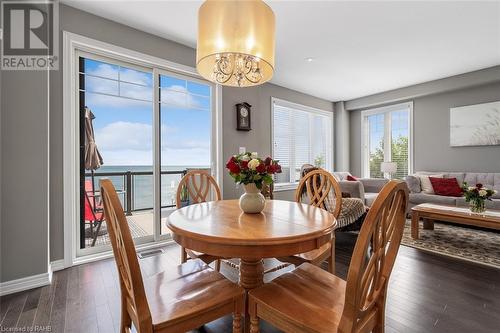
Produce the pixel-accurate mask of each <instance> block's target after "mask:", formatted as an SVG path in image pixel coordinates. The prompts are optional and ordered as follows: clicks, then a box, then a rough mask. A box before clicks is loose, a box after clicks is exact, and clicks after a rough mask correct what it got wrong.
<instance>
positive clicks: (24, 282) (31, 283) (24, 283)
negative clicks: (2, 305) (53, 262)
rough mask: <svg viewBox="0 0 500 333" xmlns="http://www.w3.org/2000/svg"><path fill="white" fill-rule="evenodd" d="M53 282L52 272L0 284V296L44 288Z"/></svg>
mask: <svg viewBox="0 0 500 333" xmlns="http://www.w3.org/2000/svg"><path fill="white" fill-rule="evenodd" d="M51 281H52V272H51V271H50V270H49V272H47V273H42V274H37V275H32V276H27V277H24V278H21V279H16V280H11V281H6V282H0V296H4V295H8V294H13V293H17V292H20V291H24V290H28V289H33V288H38V287H43V286H46V285H49V284H50V283H51Z"/></svg>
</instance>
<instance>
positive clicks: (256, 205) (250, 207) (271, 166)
mask: <svg viewBox="0 0 500 333" xmlns="http://www.w3.org/2000/svg"><path fill="white" fill-rule="evenodd" d="M226 168H227V170H228V171H229V175H231V177H233V179H234V181H235V182H236V183H237V184H243V186H244V188H245V193H244V194H243V195H242V196H241V197H240V208H241V210H242V211H244V212H245V213H260V212H261V211H262V210H263V209H264V206H265V204H266V201H265V198H264V196H263V195H262V193H261V192H260V191H261V190H262V186H263V184H272V183H273V181H274V179H273V175H274V174H275V173H281V165H279V163H278V161H277V160H273V159H272V158H271V157H266V158H265V159H264V160H262V159H260V158H259V157H258V154H257V153H256V152H253V153H242V154H238V155H234V156H231V158H229V160H228V161H227V163H226Z"/></svg>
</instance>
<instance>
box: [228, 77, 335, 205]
mask: <svg viewBox="0 0 500 333" xmlns="http://www.w3.org/2000/svg"><path fill="white" fill-rule="evenodd" d="M271 97H276V98H280V99H284V100H287V101H290V102H294V103H298V104H303V105H307V106H310V107H314V108H318V109H321V110H326V111H332V112H333V103H332V102H329V101H326V100H322V99H319V98H316V97H312V96H309V95H306V94H302V93H299V92H297V91H294V90H290V89H287V88H283V87H280V86H277V85H274V84H270V83H266V84H263V85H261V86H257V87H252V88H245V89H241V88H230V87H229V88H228V87H224V88H223V91H222V99H223V106H222V108H223V112H224V116H223V140H222V142H223V151H224V156H226V157H229V156H231V155H233V154H236V153H238V149H239V147H241V146H243V147H246V148H247V151H257V152H259V154H261V155H270V154H271ZM241 102H247V103H249V104H250V105H252V114H251V121H252V130H251V131H248V132H244V131H236V111H235V104H237V103H241ZM223 191H224V197H225V198H236V197H238V196H239V195H240V194H241V193H242V191H243V189H242V188H237V187H236V185H235V184H234V182H233V180H232V179H231V177H230V176H229V175H228V174H227V173H225V174H224V190H223ZM293 193H294V192H293V191H282V192H276V193H275V198H276V199H284V200H293Z"/></svg>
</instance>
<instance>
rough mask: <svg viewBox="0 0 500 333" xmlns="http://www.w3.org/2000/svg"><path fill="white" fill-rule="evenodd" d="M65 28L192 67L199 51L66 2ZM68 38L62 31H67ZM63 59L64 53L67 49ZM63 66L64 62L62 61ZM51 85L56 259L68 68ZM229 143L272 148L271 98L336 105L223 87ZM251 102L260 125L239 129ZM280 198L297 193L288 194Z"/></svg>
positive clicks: (227, 149) (273, 90)
mask: <svg viewBox="0 0 500 333" xmlns="http://www.w3.org/2000/svg"><path fill="white" fill-rule="evenodd" d="M60 13H61V14H60V19H61V21H60V26H61V30H66V31H69V32H73V33H76V34H79V35H83V36H86V37H90V38H94V39H96V40H100V41H103V42H107V43H110V44H114V45H117V46H121V47H125V48H128V49H131V50H135V51H138V52H142V53H145V54H149V55H152V56H156V57H160V58H164V59H167V60H170V61H173V62H176V63H180V64H183V65H187V66H193V67H194V66H195V50H194V49H191V48H189V47H186V46H183V45H181V44H177V43H175V42H172V41H168V40H165V39H162V38H159V37H156V36H154V35H150V34H147V33H144V32H141V31H138V30H135V29H133V28H130V27H128V26H125V25H121V24H119V23H116V22H112V21H109V20H106V19H104V18H101V17H98V16H95V15H92V14H89V13H86V12H83V11H80V10H78V9H75V8H72V7H69V6H65V5H61V8H60ZM61 38H62V32H61ZM61 59H62V53H61ZM60 66H61V67H60V68H62V64H61V65H60ZM52 74H53V75H52V76H51V81H50V86H51V115H50V116H51V130H50V145H51V154H50V162H51V166H50V176H51V180H50V189H51V204H50V226H51V228H50V251H51V260H57V259H62V258H63V256H64V242H63V239H64V234H63V195H64V194H63V152H62V149H63V143H62V142H63V127H62V126H63V124H62V121H63V112H70V110H63V105H62V71H59V72H54V73H52ZM222 96H223V124H224V129H223V143H224V156H229V154H234V153H235V152H238V147H240V146H246V147H247V148H248V149H251V150H257V151H259V152H261V153H263V154H264V153H269V152H270V150H271V138H270V127H269V126H270V123H269V122H270V117H271V113H270V103H271V101H270V97H271V96H275V97H280V98H283V99H287V100H290V101H292V102H297V103H301V104H306V105H309V106H313V107H317V108H321V109H326V110H332V108H333V106H332V103H330V102H327V101H324V100H320V99H318V98H315V97H311V96H308V95H305V94H301V93H298V92H295V91H292V90H288V89H285V88H282V87H279V86H275V85H272V84H265V85H264V86H262V87H256V88H245V89H236V88H235V89H226V88H224V89H223V92H222ZM243 101H246V102H248V103H250V104H251V105H252V106H253V108H252V111H253V113H252V127H253V128H254V130H252V131H250V132H248V133H245V132H238V131H236V130H235V128H236V118H235V117H236V111H234V105H235V104H236V103H239V102H243ZM223 191H224V196H225V197H226V198H233V197H235V196H236V195H237V193H238V191H237V189H236V188H235V186H234V184H232V182H231V181H230V179H229V177H228V176H225V178H224V189H223ZM278 197H285V198H291V196H290V195H289V194H287V193H284V194H283V195H281V194H280V195H278Z"/></svg>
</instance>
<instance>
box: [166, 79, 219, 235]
mask: <svg viewBox="0 0 500 333" xmlns="http://www.w3.org/2000/svg"><path fill="white" fill-rule="evenodd" d="M159 108H160V125H161V126H160V154H161V180H160V183H161V205H162V223H161V234H162V235H164V234H168V233H169V230H168V228H166V226H165V218H166V215H167V214H168V207H172V206H174V205H175V204H176V191H177V185H178V184H179V181H180V179H181V177H182V174H183V173H185V172H186V171H188V170H190V169H206V170H208V171H209V172H211V170H210V168H211V161H212V149H211V141H212V140H211V137H212V109H213V99H212V86H211V85H210V84H209V83H208V82H206V81H202V80H197V79H195V78H192V77H188V76H185V75H179V74H174V73H168V72H161V74H160V76H159ZM165 208H167V209H165Z"/></svg>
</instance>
